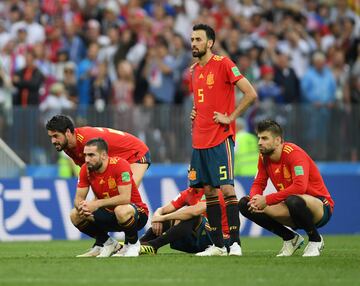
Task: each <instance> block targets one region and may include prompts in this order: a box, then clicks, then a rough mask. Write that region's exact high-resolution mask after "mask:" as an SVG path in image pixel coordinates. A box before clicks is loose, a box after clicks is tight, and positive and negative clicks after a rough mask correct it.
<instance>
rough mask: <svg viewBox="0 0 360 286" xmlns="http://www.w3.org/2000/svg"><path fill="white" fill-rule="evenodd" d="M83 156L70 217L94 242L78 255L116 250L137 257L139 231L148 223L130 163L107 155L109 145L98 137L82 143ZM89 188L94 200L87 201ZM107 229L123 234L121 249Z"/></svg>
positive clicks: (121, 254)
mask: <svg viewBox="0 0 360 286" xmlns="http://www.w3.org/2000/svg"><path fill="white" fill-rule="evenodd" d="M84 156H85V164H83V165H82V166H81V169H80V174H79V180H78V185H77V190H76V195H75V207H74V209H72V211H71V214H70V218H71V221H72V223H73V224H74V226H75V227H77V228H78V229H79V230H80V231H81V232H82V233H85V234H87V235H88V236H90V237H93V238H95V244H94V246H93V247H92V248H91V249H90V251H88V252H86V253H84V254H81V255H78V256H77V257H92V256H96V257H109V256H111V255H113V254H114V253H115V252H116V254H114V255H113V256H119V257H121V256H124V257H127V256H130V257H134V256H138V255H139V252H140V242H139V240H138V230H140V229H142V228H143V227H144V226H145V224H146V222H147V219H148V208H147V206H146V204H144V203H143V202H142V200H141V197H140V194H139V191H138V189H137V186H136V184H135V182H134V180H133V177H132V172H131V169H130V165H129V163H128V162H127V161H125V160H124V159H122V158H120V157H109V156H108V145H107V143H106V142H105V141H104V140H103V139H101V138H94V139H91V140H89V141H88V142H87V143H86V144H85V147H84ZM89 187H91V189H92V191H93V192H94V195H95V198H96V199H95V200H90V201H89V200H86V196H87V194H88V192H89ZM110 231H111V232H117V231H119V232H120V231H123V232H124V233H125V244H124V246H123V247H122V248H121V246H120V245H119V243H118V242H117V241H116V240H115V239H113V238H111V237H109V235H108V232H110ZM120 248H121V249H120ZM119 249H120V250H119Z"/></svg>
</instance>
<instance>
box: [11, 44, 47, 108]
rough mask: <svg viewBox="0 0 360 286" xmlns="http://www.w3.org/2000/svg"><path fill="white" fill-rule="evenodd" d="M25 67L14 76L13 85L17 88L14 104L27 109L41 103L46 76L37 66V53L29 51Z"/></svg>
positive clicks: (26, 55)
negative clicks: (42, 87) (41, 92)
mask: <svg viewBox="0 0 360 286" xmlns="http://www.w3.org/2000/svg"><path fill="white" fill-rule="evenodd" d="M25 58H26V64H25V67H24V68H23V69H21V70H19V71H18V72H16V74H15V75H14V76H13V79H12V82H13V85H14V86H15V87H16V88H17V93H16V95H15V97H14V104H15V105H20V106H22V107H26V106H28V105H38V104H39V103H40V88H41V86H42V84H43V83H44V76H43V74H42V73H41V71H40V70H39V69H38V68H37V66H36V65H35V53H34V51H33V50H31V49H29V50H28V51H27V52H26V54H25Z"/></svg>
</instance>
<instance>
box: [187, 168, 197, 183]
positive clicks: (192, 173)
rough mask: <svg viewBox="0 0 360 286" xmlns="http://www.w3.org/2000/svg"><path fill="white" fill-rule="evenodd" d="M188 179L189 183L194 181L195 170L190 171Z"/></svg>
mask: <svg viewBox="0 0 360 286" xmlns="http://www.w3.org/2000/svg"><path fill="white" fill-rule="evenodd" d="M188 178H189V180H190V181H195V180H196V171H195V170H190V171H189V174H188Z"/></svg>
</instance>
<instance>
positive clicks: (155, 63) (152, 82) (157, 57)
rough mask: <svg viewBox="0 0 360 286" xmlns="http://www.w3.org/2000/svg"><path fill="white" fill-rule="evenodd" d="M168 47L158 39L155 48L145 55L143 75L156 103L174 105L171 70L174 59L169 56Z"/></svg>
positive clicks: (173, 86) (164, 41)
mask: <svg viewBox="0 0 360 286" xmlns="http://www.w3.org/2000/svg"><path fill="white" fill-rule="evenodd" d="M168 49H169V46H168V43H167V42H166V40H165V39H164V38H162V37H159V38H158V41H157V44H156V46H155V47H152V48H150V49H149V52H148V54H147V60H146V66H145V73H146V78H147V81H148V83H149V91H150V92H151V93H152V94H154V95H155V98H156V102H157V103H174V98H175V81H174V77H173V69H174V68H175V59H174V57H173V56H172V55H170V54H169V50H168Z"/></svg>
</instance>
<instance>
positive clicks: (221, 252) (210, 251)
mask: <svg viewBox="0 0 360 286" xmlns="http://www.w3.org/2000/svg"><path fill="white" fill-rule="evenodd" d="M195 255H196V256H227V250H226V247H225V246H223V247H221V248H220V247H217V246H215V245H214V244H213V245H210V246H209V247H208V248H206V249H205V250H204V251H202V252H198V253H196V254H195Z"/></svg>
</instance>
